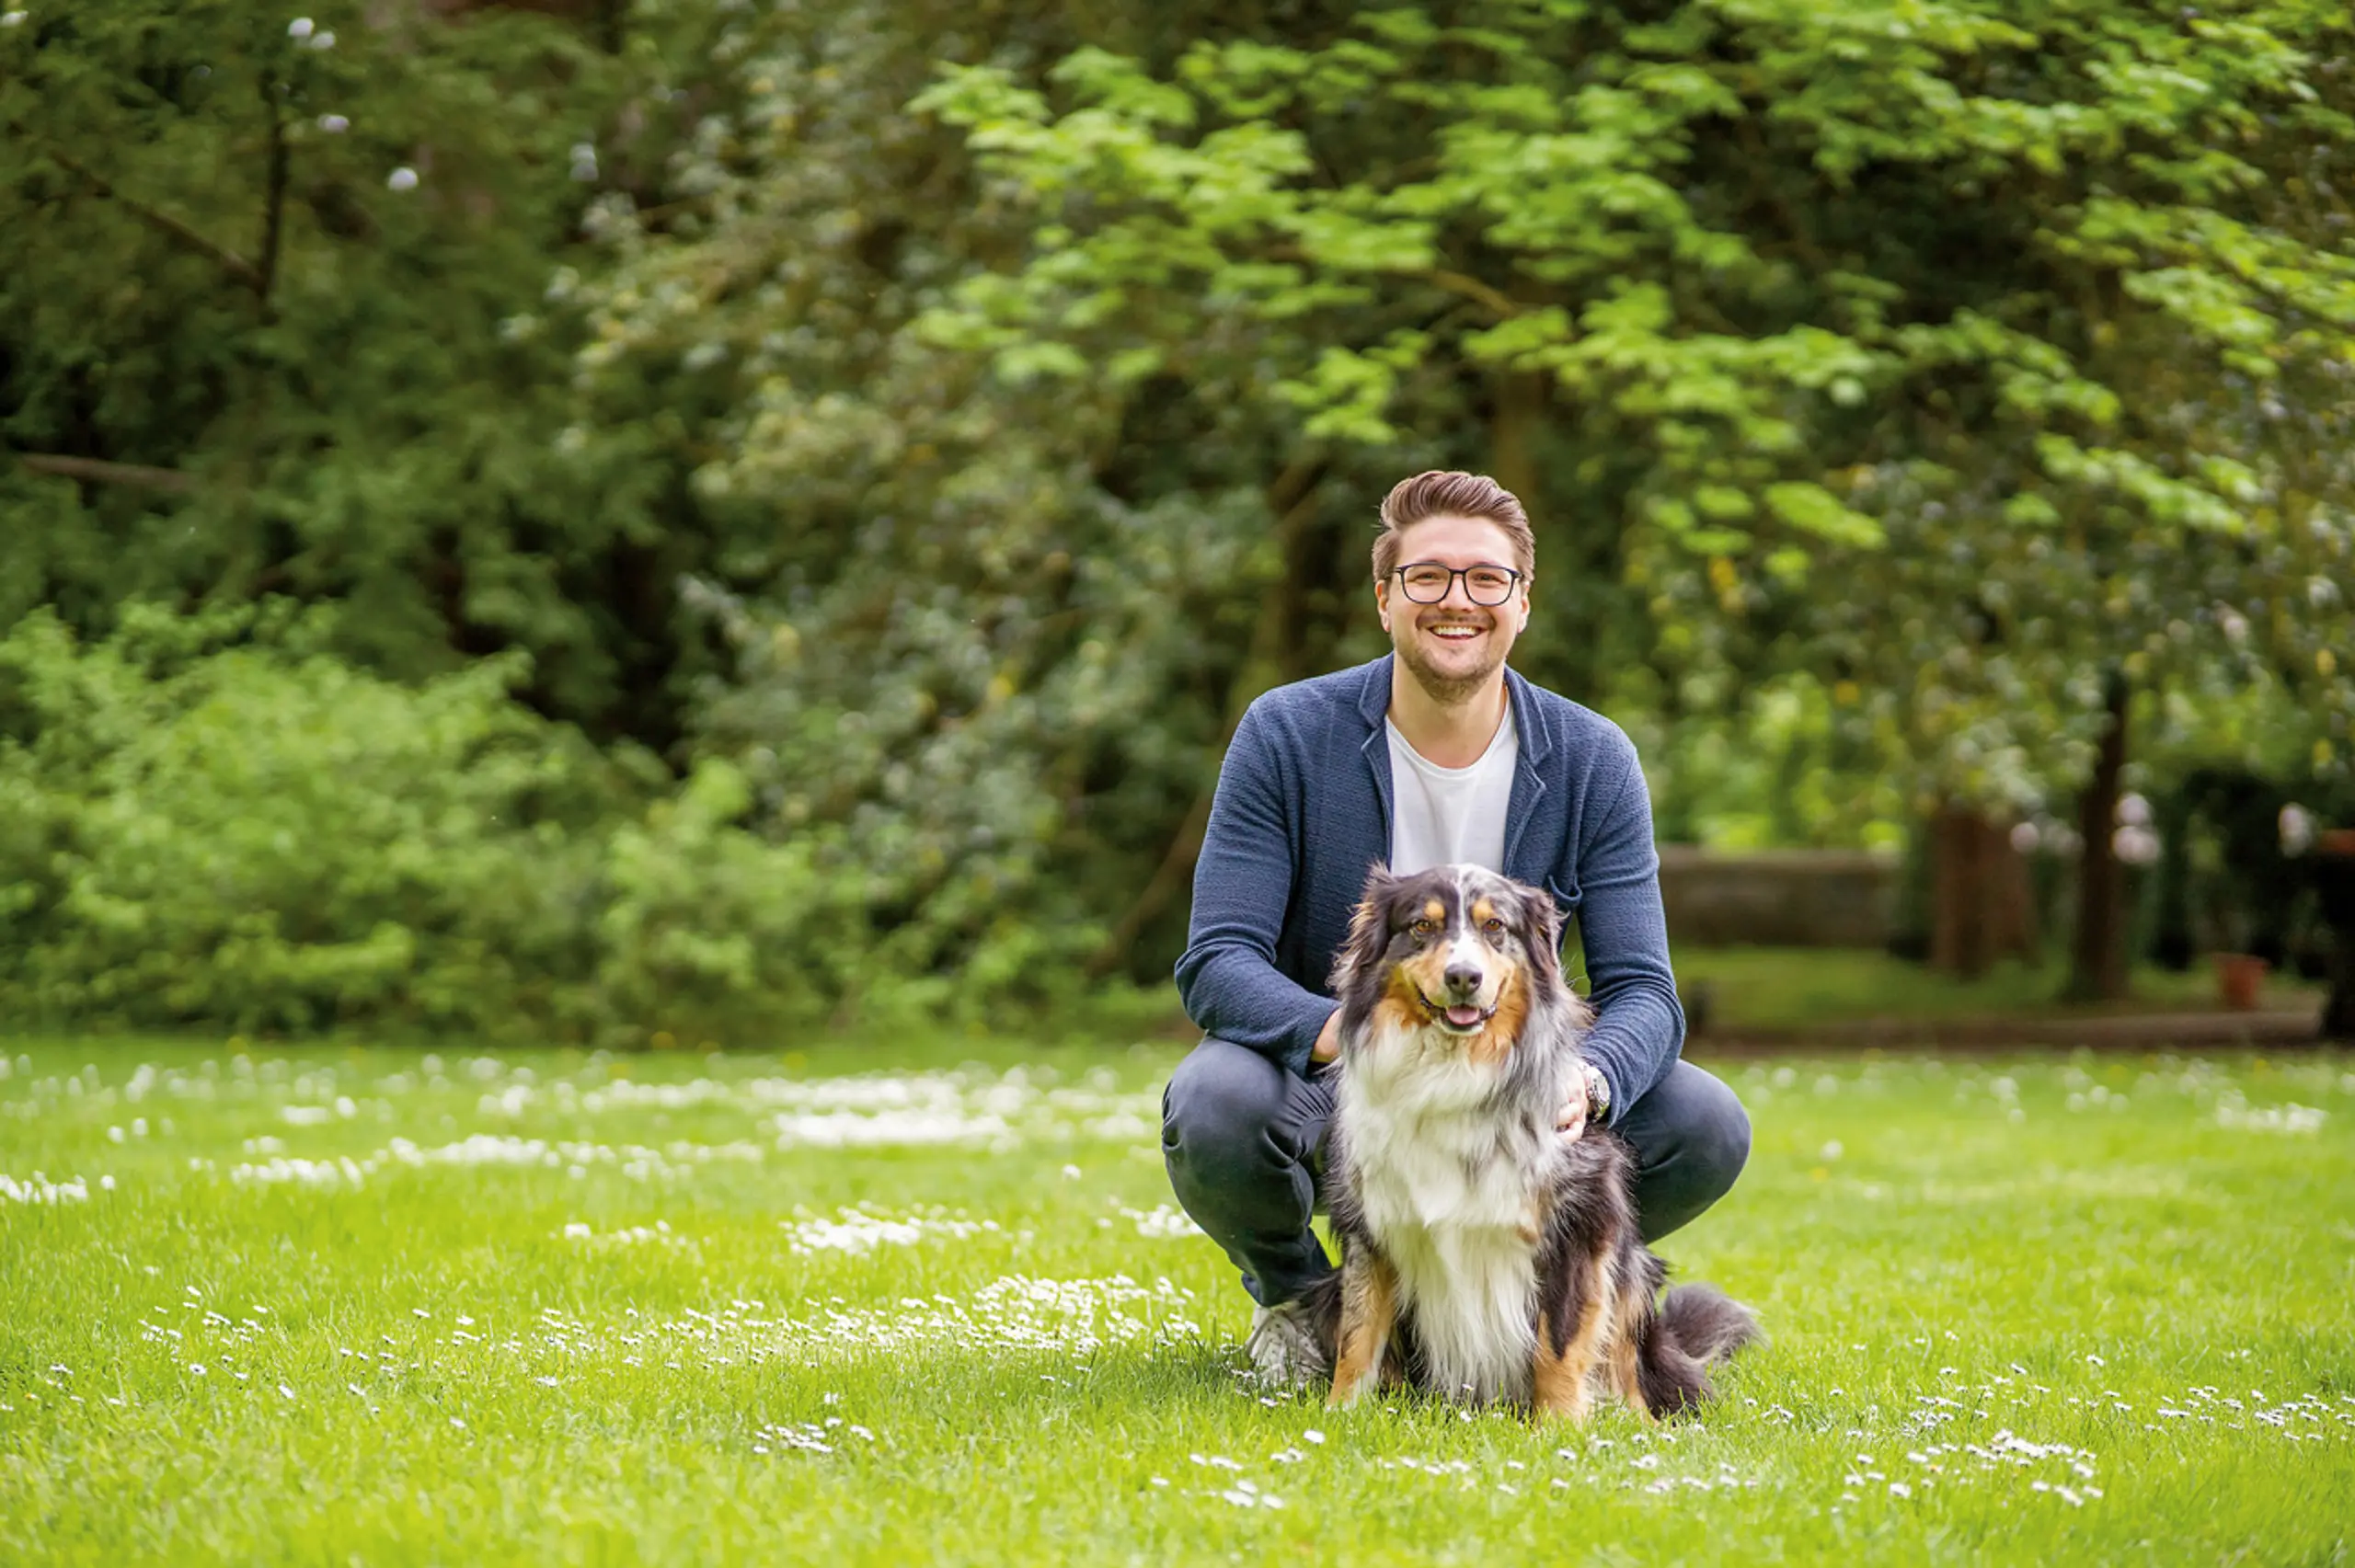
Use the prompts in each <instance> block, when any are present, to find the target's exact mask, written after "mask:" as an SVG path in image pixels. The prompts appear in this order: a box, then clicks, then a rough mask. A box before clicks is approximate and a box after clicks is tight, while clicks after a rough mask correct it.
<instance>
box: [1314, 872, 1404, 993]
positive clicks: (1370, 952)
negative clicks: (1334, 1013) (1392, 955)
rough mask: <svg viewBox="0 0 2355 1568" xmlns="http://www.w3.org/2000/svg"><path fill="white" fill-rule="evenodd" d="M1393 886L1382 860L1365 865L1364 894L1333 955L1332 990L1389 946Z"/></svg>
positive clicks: (1377, 960)
mask: <svg viewBox="0 0 2355 1568" xmlns="http://www.w3.org/2000/svg"><path fill="white" fill-rule="evenodd" d="M1397 887H1398V878H1397V877H1395V876H1391V875H1390V868H1389V867H1388V866H1386V865H1384V864H1382V862H1380V861H1378V860H1377V861H1375V862H1374V863H1373V865H1371V866H1369V867H1368V868H1367V869H1366V878H1365V893H1364V896H1363V897H1361V898H1359V899H1358V906H1357V908H1356V909H1355V910H1351V911H1350V934H1349V936H1348V938H1347V939H1345V940H1344V941H1343V942H1342V944H1341V950H1340V951H1339V952H1338V953H1336V954H1335V955H1333V973H1332V976H1331V980H1330V983H1331V985H1332V988H1333V991H1334V994H1336V995H1338V994H1339V993H1341V992H1342V991H1345V990H1348V989H1349V986H1350V981H1351V980H1352V979H1356V978H1357V977H1358V976H1359V975H1361V974H1362V973H1364V972H1365V971H1366V970H1368V969H1371V968H1373V967H1374V966H1375V965H1376V964H1379V963H1381V962H1382V955H1383V954H1384V951H1386V950H1387V949H1388V948H1389V946H1390V898H1391V895H1392V894H1393V893H1394V892H1396V890H1397Z"/></svg>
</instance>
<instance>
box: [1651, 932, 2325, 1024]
mask: <svg viewBox="0 0 2355 1568" xmlns="http://www.w3.org/2000/svg"><path fill="white" fill-rule="evenodd" d="M2064 979H2066V971H2065V970H2064V969H2063V968H2062V966H2061V965H2059V964H2058V963H2053V964H2046V965H2041V966H2038V965H2029V964H2023V963H2020V962H2019V961H2017V960H2016V959H2006V960H2005V961H2004V962H2003V963H2000V964H1997V965H1995V966H1994V967H1992V968H1991V969H1989V970H1988V971H1987V973H1986V974H1985V975H1983V976H1982V977H1980V978H1979V979H1974V980H1962V979H1955V978H1954V977H1953V976H1950V975H1941V974H1936V973H1934V972H1933V971H1931V970H1930V969H1928V968H1927V967H1924V966H1923V965H1920V964H1914V963H1909V962H1907V961H1905V960H1904V959H1901V958H1894V957H1891V956H1890V955H1888V954H1887V953H1882V952H1878V951H1876V950H1873V949H1869V948H1825V947H1804V948H1800V947H1679V948H1678V949H1677V950H1676V980H1677V985H1678V988H1679V989H1680V990H1682V991H1683V993H1684V995H1685V998H1686V1001H1687V1004H1688V1006H1689V1005H1690V1003H1691V1001H1692V996H1693V992H1694V988H1695V987H1699V986H1706V987H1707V988H1708V992H1709V1001H1708V1009H1709V1012H1708V1017H1709V1023H1710V1026H1711V1027H1712V1028H1718V1029H1732V1028H1761V1029H1766V1028H1771V1029H1791V1028H1804V1027H1806V1026H1808V1025H1810V1024H1825V1023H1830V1022H1850V1021H1863V1020H1869V1019H1888V1020H1895V1021H1901V1022H1904V1023H1924V1022H1934V1021H1935V1022H1951V1021H1955V1020H1960V1019H1976V1018H2000V1017H2007V1016H2022V1015H2028V1016H2035V1017H2039V1018H2067V1017H2069V1016H2072V1015H2073V1014H2080V1013H2166V1012H2175V1011H2181V1010H2185V1009H2192V1010H2206V1009H2212V1008H2216V1007H2218V1006H2220V1005H2221V1003H2220V1002H2219V1001H2218V999H2217V988H2216V976H2215V972H2214V971H2213V970H2212V969H2211V968H2210V967H2208V966H2207V965H2206V964H2204V963H2203V964H2199V965H2195V966H2193V967H2191V968H2189V969H2186V970H2184V971H2182V972H2180V973H2177V972H2175V971H2172V970H2167V969H2162V968H2158V967H2154V966H2146V967H2142V968H2138V969H2137V970H2135V972H2134V977H2133V985H2132V990H2133V995H2132V996H2131V999H2130V1000H2128V1001H2123V1002H2105V1003H2099V1004H2096V1005H2092V1006H2086V1007H2064V1006H2062V1005H2061V1004H2060V1003H2059V1002H2058V1001H2056V1000H2055V999H2056V998H2058V997H2059V995H2060V994H2061V988H2062V981H2063V980H2064ZM2322 996H2323V988H2322V987H2320V986H2318V985H2314V984H2310V983H2308V982H2306V981H2303V980H2301V979H2297V978H2296V977H2295V976H2284V975H2271V976H2268V977H2267V979H2266V982H2265V985H2264V988H2263V990H2262V992H2261V993H2260V995H2259V997H2258V1002H2259V1004H2260V1005H2261V1006H2264V1007H2269V1008H2270V1007H2281V1008H2289V1007H2315V1008H2319V1007H2320V1006H2321V1004H2322Z"/></svg>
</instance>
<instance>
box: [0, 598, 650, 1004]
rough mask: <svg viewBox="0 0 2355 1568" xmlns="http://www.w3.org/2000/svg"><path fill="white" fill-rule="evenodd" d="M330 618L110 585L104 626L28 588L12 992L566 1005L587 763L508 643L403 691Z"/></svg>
mask: <svg viewBox="0 0 2355 1568" xmlns="http://www.w3.org/2000/svg"><path fill="white" fill-rule="evenodd" d="M273 619H275V620H277V621H278V622H279V624H275V625H273V624H270V621H271V620H273ZM327 640H328V634H327V631H326V629H325V628H323V627H321V626H319V625H317V624H304V623H296V624H291V625H289V624H284V622H283V619H282V617H264V618H262V619H260V620H258V619H257V617H256V616H254V615H253V614H252V613H250V612H247V613H226V612H224V613H220V614H215V615H212V616H207V617H203V618H201V619H200V620H197V621H193V622H190V621H182V620H178V619H177V618H174V617H171V616H169V615H167V614H166V613H164V612H157V611H154V610H146V609H140V608H137V607H134V608H132V610H131V611H129V612H126V614H125V617H124V624H123V628H122V630H121V632H120V633H118V634H117V635H116V636H115V637H113V638H111V639H109V641H107V642H105V643H101V644H97V645H90V646H82V645H80V644H78V643H77V642H76V641H75V638H74V636H73V635H72V634H71V633H70V632H69V631H67V630H66V629H65V628H64V627H63V625H62V624H59V622H58V621H57V619H56V618H55V617H54V616H52V615H51V614H50V613H48V612H45V611H44V612H36V613H34V614H33V615H30V616H29V617H27V618H26V619H25V620H23V621H22V622H20V623H19V624H17V627H16V628H15V629H14V630H13V631H12V632H10V633H9V635H7V637H6V639H5V640H4V641H0V717H5V724H0V737H5V738H0V799H5V800H6V809H5V810H0V820H5V822H6V828H5V829H0V887H5V888H6V907H5V913H0V954H5V958H4V959H0V992H5V993H6V995H7V997H8V998H9V1007H10V1011H11V1012H12V1013H15V1014H16V1015H17V1016H20V1017H31V1018H38V1017H70V1018H84V1019H92V1020H105V1021H109V1022H112V1023H115V1024H138V1025H156V1024H190V1023H196V1022H200V1021H201V1022H207V1023H213V1024H229V1025H233V1026H236V1027H242V1028H249V1029H272V1030H286V1029H293V1030H305V1029H316V1028H321V1027H325V1026H328V1025H332V1024H350V1023H362V1022H364V1023H371V1024H380V1023H390V1022H398V1023H413V1024H431V1025H440V1026H456V1027H466V1028H511V1027H514V1026H517V1025H518V1024H522V1023H523V1022H524V1021H526V1020H529V1019H538V1020H541V1021H543V1022H544V1023H545V1022H554V1023H561V1024H571V1025H573V1026H574V1027H576V1028H577V1027H579V1026H580V1024H582V1023H583V1022H585V1015H586V1012H587V1002H588V998H587V996H586V994H585V992H584V991H583V990H582V988H581V985H580V982H581V980H582V979H583V978H584V970H585V969H586V967H587V965H588V962H589V957H590V956H589V954H588V953H587V951H586V950H585V946H584V942H583V938H584V936H585V934H586V933H585V930H584V922H583V920H582V916H581V913H580V910H581V907H582V905H583V904H584V903H585V902H586V900H587V898H588V897H589V896H590V893H591V890H592V880H593V877H594V876H595V873H596V872H597V869H598V864H597V861H598V854H599V844H598V841H597V837H596V833H595V829H596V825H597V823H598V820H599V818H601V817H602V816H603V814H604V813H605V812H607V811H609V810H610V809H612V807H613V806H614V804H615V794H616V791H615V782H614V781H613V780H612V779H611V778H610V777H609V773H610V770H609V768H608V767H607V765H606V764H604V763H603V761H600V759H598V758H597V756H596V755H595V753H594V752H593V751H592V750H589V748H587V747H586V746H585V745H584V744H582V743H581V742H580V740H579V739H578V738H575V737H572V736H569V735H568V734H566V733H565V732H563V731H561V730H559V729H557V727H553V726H550V725H549V724H547V723H546V721H545V720H541V719H538V718H535V717H534V716H533V715H530V714H529V713H528V712H526V711H525V710H523V708H521V707H519V706H518V705H517V704H514V703H513V702H511V701H510V700H509V698H508V694H507V689H508V687H509V686H510V684H511V683H512V681H514V679H515V678H516V677H517V676H518V675H519V674H520V673H521V671H520V670H518V669H517V668H516V667H515V665H514V663H513V662H512V661H511V660H510V661H499V660H487V661H483V662H480V663H477V664H476V665H475V666H473V667H472V668H470V669H468V670H464V671H461V672H458V673H456V674H453V675H450V676H445V677H442V678H441V679H439V680H436V681H431V682H428V683H427V684H426V685H424V686H423V687H422V688H419V689H418V690H415V691H412V690H409V689H408V688H405V687H401V686H396V685H393V684H390V683H388V682H385V681H382V680H379V679H376V678H374V677H371V676H368V675H364V674H362V673H360V672H358V671H356V670H352V669H351V668H350V667H349V666H348V665H346V664H344V663H342V662H341V661H339V660H338V659H336V658H333V657H331V656H329V655H327V654H325V653H323V652H320V651H318V649H319V647H321V645H323V644H324V643H325V642H326V641H327Z"/></svg>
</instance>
